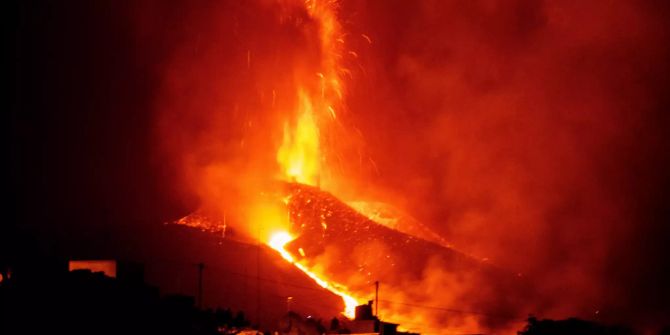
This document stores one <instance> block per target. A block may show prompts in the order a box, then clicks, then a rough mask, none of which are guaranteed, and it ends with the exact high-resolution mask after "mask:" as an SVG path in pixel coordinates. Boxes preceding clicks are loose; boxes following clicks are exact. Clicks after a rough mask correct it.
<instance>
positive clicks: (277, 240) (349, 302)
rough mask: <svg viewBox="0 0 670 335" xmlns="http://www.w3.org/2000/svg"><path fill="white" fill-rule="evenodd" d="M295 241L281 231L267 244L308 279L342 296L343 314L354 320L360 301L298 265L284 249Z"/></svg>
mask: <svg viewBox="0 0 670 335" xmlns="http://www.w3.org/2000/svg"><path fill="white" fill-rule="evenodd" d="M293 239H294V237H292V236H291V235H290V234H289V233H287V232H285V231H280V232H277V233H275V234H273V235H272V236H271V237H270V240H269V241H268V242H267V244H268V245H269V246H270V247H271V248H272V249H275V250H276V251H277V252H279V254H280V255H281V256H282V257H283V258H284V259H285V260H286V261H288V262H289V263H291V264H293V265H295V267H297V268H298V269H300V271H302V272H304V273H305V274H306V275H307V276H308V277H310V278H312V279H313V280H314V281H315V282H316V283H317V284H319V286H321V287H323V288H325V289H326V290H328V291H330V292H332V293H334V294H336V295H338V296H340V297H341V298H342V301H343V302H344V311H343V312H342V314H344V315H345V316H346V317H348V318H353V317H354V314H355V311H356V306H358V305H359V304H360V303H359V300H358V299H356V298H354V297H352V296H351V295H349V294H347V293H346V292H345V289H344V288H342V287H340V286H338V285H336V284H334V283H330V282H328V281H327V280H325V279H323V278H320V277H319V276H318V275H317V274H316V273H314V272H312V271H310V270H309V269H308V268H307V267H306V266H305V265H303V264H300V263H298V262H297V261H296V260H295V258H294V257H293V255H291V253H290V252H288V250H286V249H285V248H284V247H285V246H286V244H288V243H289V242H291V241H292V240H293Z"/></svg>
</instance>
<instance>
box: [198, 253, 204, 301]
mask: <svg viewBox="0 0 670 335" xmlns="http://www.w3.org/2000/svg"><path fill="white" fill-rule="evenodd" d="M204 269H205V263H203V262H200V263H198V308H199V309H202V271H203V270H204Z"/></svg>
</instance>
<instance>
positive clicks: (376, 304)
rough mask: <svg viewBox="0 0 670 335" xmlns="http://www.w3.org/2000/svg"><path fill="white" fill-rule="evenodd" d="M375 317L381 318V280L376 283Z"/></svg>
mask: <svg viewBox="0 0 670 335" xmlns="http://www.w3.org/2000/svg"><path fill="white" fill-rule="evenodd" d="M375 316H376V317H377V318H379V280H377V281H375Z"/></svg>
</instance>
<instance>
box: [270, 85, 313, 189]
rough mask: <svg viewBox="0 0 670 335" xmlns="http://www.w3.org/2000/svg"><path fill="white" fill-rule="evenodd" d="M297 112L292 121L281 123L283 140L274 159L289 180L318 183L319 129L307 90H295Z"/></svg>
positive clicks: (311, 183)
mask: <svg viewBox="0 0 670 335" xmlns="http://www.w3.org/2000/svg"><path fill="white" fill-rule="evenodd" d="M298 97H299V106H298V108H299V113H298V115H299V116H298V120H297V122H296V124H295V125H293V126H289V124H288V123H284V141H283V143H282V145H281V147H279V150H278V151H277V161H278V162H279V164H280V166H281V167H282V170H283V173H284V176H286V177H288V178H289V180H292V181H297V182H300V183H304V184H308V185H317V184H318V183H319V159H320V158H319V129H318V127H317V125H316V120H315V118H314V112H313V105H312V102H311V100H310V99H309V97H308V96H307V93H306V92H305V91H304V90H299V92H298Z"/></svg>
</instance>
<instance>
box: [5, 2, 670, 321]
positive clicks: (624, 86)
mask: <svg viewBox="0 0 670 335" xmlns="http://www.w3.org/2000/svg"><path fill="white" fill-rule="evenodd" d="M261 3H262V1H261ZM491 3H492V5H490V6H489V5H487V4H486V3H484V2H482V3H476V4H471V2H469V1H465V2H463V1H451V2H447V1H445V2H440V1H437V2H436V1H426V2H423V3H420V4H416V3H415V2H412V1H409V2H403V1H378V2H364V1H348V2H347V1H345V3H344V5H343V7H342V8H343V10H344V11H346V14H345V15H344V16H345V17H346V20H345V28H346V29H350V30H351V31H352V36H353V35H355V34H361V33H366V34H367V35H370V36H371V37H372V39H373V41H374V43H373V44H372V46H365V43H364V41H363V40H362V39H360V38H359V39H358V40H356V39H355V38H353V37H352V38H351V40H352V41H353V42H352V47H355V48H358V49H357V50H358V52H359V55H360V59H361V60H360V62H361V65H362V66H361V69H362V70H360V71H358V72H355V73H354V76H355V78H358V80H357V81H354V83H352V84H351V85H350V87H351V89H350V90H351V92H350V93H349V98H348V101H347V104H348V106H349V109H350V111H349V116H348V118H347V121H346V122H349V124H351V125H355V126H356V127H357V128H358V129H359V130H360V132H361V133H362V134H363V135H362V138H363V141H364V142H365V143H366V144H365V145H364V146H363V151H364V152H366V154H367V155H369V156H370V157H371V159H373V160H374V161H375V169H371V168H370V167H369V166H367V167H365V168H361V170H362V171H359V172H358V175H359V176H363V177H364V178H361V179H365V180H366V181H370V183H374V184H375V188H376V189H378V191H376V192H371V193H376V194H379V193H383V194H388V197H387V198H388V199H392V200H395V201H397V202H398V203H400V204H401V205H400V207H403V209H406V210H408V211H409V212H411V213H412V214H413V215H415V216H417V217H418V218H419V219H421V220H422V221H425V222H428V223H429V225H431V227H432V228H433V229H434V230H435V231H437V232H438V233H441V234H443V235H445V236H448V239H450V240H453V241H454V242H456V244H460V245H461V246H464V247H465V249H467V251H469V252H473V253H475V254H479V255H484V256H491V257H492V258H497V260H499V261H500V262H502V263H504V264H505V265H506V266H509V267H511V268H514V269H522V270H523V271H527V272H529V273H531V274H535V276H536V278H537V280H538V281H545V282H547V283H550V284H547V287H546V290H547V292H554V293H556V294H558V293H559V292H564V289H565V287H566V286H571V285H572V283H588V284H584V286H583V287H582V288H584V287H595V286H597V290H595V291H598V294H595V295H597V296H598V297H594V298H593V301H597V302H598V303H600V304H601V305H600V306H602V304H603V303H605V304H611V306H615V307H614V308H613V309H615V310H617V311H618V312H616V313H614V315H617V316H621V317H622V318H623V317H624V316H626V317H628V316H630V317H631V319H634V320H645V321H644V322H646V320H652V321H650V322H653V321H654V320H659V318H661V316H662V315H663V314H664V313H667V312H668V309H667V308H668V306H669V305H670V303H668V298H669V297H670V290H669V289H668V285H667V282H670V264H669V262H670V260H669V257H668V256H667V255H668V254H670V249H669V247H668V246H669V245H670V241H669V238H668V236H669V235H670V234H669V233H668V230H669V227H670V222H669V218H670V213H669V211H670V206H669V205H668V199H669V198H670V197H669V194H670V192H669V191H668V190H669V187H670V173H668V172H667V171H668V170H669V169H670V160H669V152H670V147H669V144H668V143H669V141H668V140H667V132H668V113H667V111H668V106H670V100H668V99H669V98H668V97H669V96H670V95H669V94H668V88H669V85H670V83H669V82H668V78H670V67H669V65H668V55H669V52H668V46H667V40H668V39H667V37H668V29H667V28H668V27H667V17H668V16H667V15H668V8H667V6H666V5H664V4H663V2H661V1H642V2H639V3H638V2H636V4H634V5H633V4H632V3H633V2H629V1H615V2H614V4H613V5H612V6H609V7H607V6H604V5H598V4H591V5H584V4H581V5H580V4H579V2H574V3H573V2H565V3H563V4H556V3H552V2H537V1H512V2H511V3H510V4H509V5H501V4H499V3H496V2H491ZM255 6H260V5H258V4H256V5H255ZM7 7H10V9H11V10H9V11H7V12H9V13H11V14H10V15H9V16H10V18H9V28H10V29H9V34H7V36H8V37H9V41H8V43H7V44H8V45H10V48H9V49H10V52H8V55H9V59H10V66H9V69H8V70H9V71H8V75H6V76H5V77H6V78H10V79H9V80H10V81H11V82H10V85H9V87H10V89H11V90H10V94H9V97H10V99H9V100H8V101H9V103H8V107H7V108H6V109H5V111H6V112H5V113H3V117H4V118H5V121H4V122H3V133H4V137H5V141H4V142H5V152H6V153H5V157H8V158H9V159H8V161H7V162H6V163H5V164H4V167H5V169H6V172H5V176H6V181H5V185H6V186H5V190H7V193H8V194H9V197H8V198H9V202H8V213H9V215H7V216H5V217H6V218H5V219H4V220H3V221H4V223H3V224H4V225H5V227H4V229H6V230H5V231H6V232H8V233H3V234H2V239H3V242H2V249H0V250H2V256H3V257H7V258H14V259H17V258H18V259H21V258H28V255H36V256H44V255H48V254H53V252H54V250H59V251H62V252H63V253H65V254H68V253H69V254H75V255H77V254H79V255H82V254H84V255H93V256H95V255H97V254H105V253H107V254H110V253H111V254H113V253H114V252H115V251H109V250H116V249H118V246H117V245H116V244H117V243H119V241H122V240H123V237H122V236H123V235H124V234H134V233H137V232H141V231H142V230H143V229H144V228H145V227H150V229H153V228H155V227H156V226H158V225H160V224H161V223H162V222H164V221H167V220H172V219H174V218H176V217H179V216H180V215H183V214H186V213H188V212H189V211H190V210H192V209H194V208H195V207H196V206H197V203H198V202H197V200H196V199H197V195H196V193H197V192H195V191H192V190H191V191H190V192H189V191H184V190H183V186H182V185H181V184H180V183H178V182H176V180H181V179H180V178H182V176H181V175H180V171H179V169H177V168H176V167H175V166H177V165H178V161H179V160H180V157H176V156H169V155H167V156H166V155H165V154H164V152H162V151H161V150H158V149H157V148H158V147H160V146H161V145H163V143H158V142H160V140H159V139H157V138H156V134H157V131H156V120H157V118H159V116H160V115H163V114H161V113H162V112H161V111H159V110H157V107H156V106H157V104H156V101H157V100H158V99H161V100H165V101H177V102H183V101H189V102H191V101H195V100H197V99H202V98H203V97H204V98H208V97H209V98H211V97H212V96H213V94H214V93H211V92H209V91H208V90H207V89H206V88H204V87H207V86H211V85H209V84H208V83H207V82H200V83H197V84H193V83H192V82H191V81H196V80H197V76H196V75H193V78H191V77H189V75H192V74H206V73H208V72H209V69H208V68H206V67H205V65H198V64H189V63H188V62H187V60H188V59H190V58H189V57H190V56H188V55H189V54H188V53H187V54H186V55H187V56H188V57H187V56H185V55H184V48H191V47H192V48H193V50H196V49H197V50H201V51H197V52H200V53H197V52H194V53H196V54H197V55H198V56H197V57H195V59H197V60H200V61H201V64H212V63H216V62H219V61H218V59H213V60H212V59H209V58H208V56H211V55H214V56H216V57H219V56H221V57H222V58H221V59H223V60H229V61H230V62H231V63H230V64H237V63H235V62H234V61H235V60H237V59H238V58H239V57H238V56H240V55H242V56H246V53H244V54H240V55H238V54H237V53H240V52H241V51H240V50H242V51H246V49H245V48H257V49H258V50H265V51H267V52H268V53H271V52H273V51H276V50H275V49H273V48H277V49H278V50H281V46H282V45H281V44H278V45H274V44H271V43H265V42H266V40H264V39H260V38H259V37H258V36H262V35H263V31H262V28H263V27H260V28H254V27H255V25H254V24H250V23H245V21H244V18H249V17H253V13H252V12H251V10H247V11H245V10H243V9H240V6H234V5H230V4H229V3H227V2H225V3H223V4H219V5H213V4H212V3H209V2H199V3H197V4H194V5H188V4H186V3H181V4H178V3H171V4H167V3H162V4H160V3H157V2H153V1H140V2H119V1H67V2H55V1H22V2H19V3H13V4H11V5H8V6H7ZM260 7H262V6H260ZM230 8H232V9H230ZM229 9H230V10H231V11H232V12H234V13H237V14H236V16H234V15H232V14H229V13H228V12H227V10H229ZM268 13H269V12H268V10H267V9H266V11H265V12H261V13H260V14H258V15H260V16H259V17H265V16H271V13H270V14H268ZM263 15H265V16H263ZM233 17H234V18H235V20H233V19H232V18H233ZM237 19H239V22H238V21H236V20H237ZM217 20H218V21H217ZM219 21H220V22H222V23H221V27H225V28H226V29H227V28H231V29H232V27H241V28H240V29H242V30H244V31H247V32H250V34H251V37H250V38H251V39H252V40H251V41H250V42H244V43H245V44H244V46H243V47H239V48H238V47H235V46H232V45H233V44H230V45H231V47H230V48H227V44H226V43H235V41H237V40H236V38H233V37H229V36H228V35H226V33H225V32H226V31H228V30H225V29H223V28H221V31H216V30H214V31H212V30H211V28H212V26H214V27H217V26H216V25H215V24H214V23H212V22H219ZM203 22H204V23H203ZM281 33H282V34H289V36H290V34H291V33H292V32H291V31H288V32H286V31H284V32H281ZM280 35H281V34H280ZM281 36H283V35H281ZM253 38H259V39H258V40H253ZM217 43H218V44H217ZM221 43H223V45H224V47H221V46H218V47H217V45H219V44H221ZM277 43H279V42H277ZM194 45H197V48H196V47H194ZM198 48H200V49H198ZM219 48H220V49H219ZM187 50H191V49H187ZM202 50H205V51H202ZM208 50H211V52H210V53H208ZM226 57H227V58H226ZM289 58H290V57H289ZM240 59H246V58H244V57H243V58H240ZM259 62H262V60H260V61H259ZM184 64H186V65H184ZM224 64H225V62H224ZM221 68H222V69H217V71H219V72H221V73H222V74H223V75H230V78H234V77H235V70H231V71H228V70H226V69H225V65H222V66H221ZM168 70H170V71H172V72H170V73H171V75H175V73H176V74H177V75H181V76H183V77H184V78H186V79H184V82H185V83H186V84H184V85H185V86H184V87H186V88H187V89H191V90H195V91H198V90H201V91H203V92H204V93H202V94H201V95H198V94H193V91H189V92H190V93H184V94H185V95H184V98H182V97H176V98H175V97H166V96H165V93H166V91H165V90H164V88H163V86H162V83H163V80H164V79H165V77H167V76H166V73H168ZM229 72H230V73H229ZM231 73H232V74H231ZM362 73H365V75H363V74H362ZM357 75H358V77H356V76H357ZM210 76H213V75H211V74H210ZM180 78H181V77H180ZM194 78H195V79H194ZM210 79H211V78H210ZM189 80H190V81H189ZM221 80H222V81H225V80H228V79H221ZM236 85H239V86H240V87H241V88H239V90H241V91H243V92H246V91H244V90H251V88H252V87H253V83H249V82H241V83H240V82H235V83H232V84H229V86H226V89H227V90H230V92H232V93H229V94H230V95H232V96H234V94H235V91H234V89H232V88H231V87H235V86H236ZM203 101H205V102H202V101H200V102H198V101H196V103H194V104H193V106H200V105H199V104H198V103H202V104H204V103H206V101H207V100H206V99H205V100H203ZM244 103H246V104H247V107H248V106H250V103H249V102H248V101H242V104H244ZM180 106H182V105H180ZM183 106H189V104H184V105H183ZM243 108H244V107H243ZM184 113H186V112H184ZM202 113H203V112H201V114H202ZM196 114H197V113H196ZM203 115H207V114H203ZM200 116H202V115H200ZM345 117H346V116H345ZM185 119H187V120H188V121H192V123H197V122H205V123H207V121H208V120H207V119H206V118H205V119H204V120H205V121H203V120H195V121H194V120H192V119H190V118H188V117H186V118H185ZM180 121H183V120H180ZM210 121H211V120H210ZM219 122H221V123H223V124H226V125H235V123H234V122H232V121H231V122H228V121H227V120H224V121H220V120H217V121H216V122H215V124H219ZM235 122H237V121H235ZM192 123H190V124H189V127H190V128H189V129H188V130H187V132H196V131H197V130H198V129H200V128H198V127H194V126H193V124H192ZM205 128H206V126H205ZM234 137H235V136H231V138H234ZM389 152H393V153H394V154H393V155H389V154H388V153H389ZM372 170H374V171H373V172H371V171H372ZM363 188H364V187H363ZM388 199H384V200H388ZM492 222H495V223H496V224H493V223H492ZM538 222H539V223H538ZM593 222H596V223H593ZM4 229H3V230H4ZM147 229H149V228H147ZM148 247H150V248H151V247H154V246H148ZM155 247H158V246H155ZM515 248H519V249H518V250H516V249H515ZM529 255H530V256H529ZM565 273H569V274H570V275H569V278H568V277H566V275H565ZM582 275H583V278H582ZM556 278H558V279H556ZM554 281H561V282H563V283H567V284H562V285H561V284H556V283H555V282H554ZM575 285H576V286H579V285H577V284H575ZM580 292H582V291H580V290H575V291H572V292H567V293H566V296H569V297H568V298H566V300H579V297H578V296H579V295H580V294H581V293H580ZM603 296H607V297H615V298H608V299H603V298H602V297H603ZM548 304H550V305H551V303H548ZM585 305H589V307H588V308H591V303H590V302H588V303H584V304H581V303H580V304H567V306H568V307H567V308H572V307H574V308H575V309H579V310H582V309H584V308H586V307H584V306H585ZM595 305H597V304H596V303H594V304H593V308H594V309H595V308H597V307H598V306H595ZM575 306H577V307H575ZM617 313H620V314H617ZM666 315H667V314H666Z"/></svg>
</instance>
